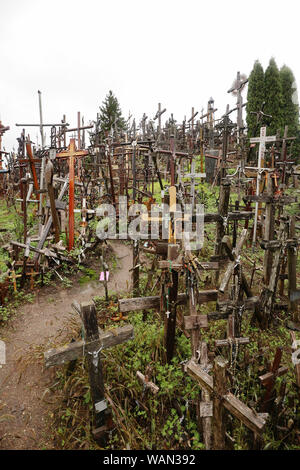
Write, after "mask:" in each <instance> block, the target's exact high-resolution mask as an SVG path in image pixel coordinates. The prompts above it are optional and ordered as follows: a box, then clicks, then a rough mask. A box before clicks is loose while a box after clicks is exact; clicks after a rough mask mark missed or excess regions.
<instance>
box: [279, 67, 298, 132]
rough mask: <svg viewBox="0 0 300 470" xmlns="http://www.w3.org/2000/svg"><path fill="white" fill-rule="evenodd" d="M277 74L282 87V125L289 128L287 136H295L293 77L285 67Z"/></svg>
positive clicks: (294, 90) (295, 97)
mask: <svg viewBox="0 0 300 470" xmlns="http://www.w3.org/2000/svg"><path fill="white" fill-rule="evenodd" d="M279 73H280V80H281V87H282V103H283V116H282V117H283V125H284V126H289V135H295V133H296V132H297V130H298V125H299V116H298V98H297V87H296V83H295V77H294V75H293V72H292V71H291V69H290V68H289V67H287V66H286V65H284V66H283V67H281V69H280V72H279Z"/></svg>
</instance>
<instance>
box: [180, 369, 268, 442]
mask: <svg viewBox="0 0 300 470" xmlns="http://www.w3.org/2000/svg"><path fill="white" fill-rule="evenodd" d="M185 368H186V371H187V372H188V374H189V375H190V376H191V377H193V378H194V379H195V380H196V381H197V382H198V383H199V385H200V386H201V388H205V389H206V390H207V391H208V392H209V393H213V378H212V377H211V376H210V375H209V374H208V373H207V372H205V371H204V370H202V369H201V366H200V365H199V364H196V363H195V362H194V361H189V362H188V363H187V364H186V366H185ZM223 403H224V406H225V408H226V409H227V410H228V411H230V412H231V413H232V414H233V415H234V416H235V417H236V418H238V419H240V420H241V421H242V423H243V424H245V426H247V427H248V428H249V429H251V430H252V431H253V432H256V433H257V434H261V433H262V432H263V430H264V428H265V426H266V420H265V418H263V417H261V416H259V415H258V414H256V413H255V412H254V411H253V410H252V409H251V408H249V407H248V406H247V405H244V404H243V403H242V402H241V401H240V400H239V399H238V398H236V397H235V396H234V395H233V394H232V393H230V392H229V393H227V394H226V395H224V396H223Z"/></svg>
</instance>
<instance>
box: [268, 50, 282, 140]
mask: <svg viewBox="0 0 300 470" xmlns="http://www.w3.org/2000/svg"><path fill="white" fill-rule="evenodd" d="M264 89H265V102H266V105H265V108H264V112H265V113H266V114H270V115H271V116H272V120H271V121H270V125H269V126H268V128H267V133H268V135H275V134H276V132H277V130H278V129H282V127H283V97H282V86H281V80H280V75H279V70H278V67H277V65H276V62H275V59H274V58H273V57H272V59H271V60H270V62H269V66H268V68H267V70H266V72H265V85H264Z"/></svg>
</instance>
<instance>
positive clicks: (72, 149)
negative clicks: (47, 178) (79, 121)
mask: <svg viewBox="0 0 300 470" xmlns="http://www.w3.org/2000/svg"><path fill="white" fill-rule="evenodd" d="M88 153H89V152H88V151H87V150H77V149H76V145H75V139H70V144H69V147H68V150H66V151H64V152H59V153H57V154H56V158H67V159H68V162H69V244H68V249H69V251H71V250H72V249H73V248H74V180H75V159H76V158H80V157H85V156H87V155H88Z"/></svg>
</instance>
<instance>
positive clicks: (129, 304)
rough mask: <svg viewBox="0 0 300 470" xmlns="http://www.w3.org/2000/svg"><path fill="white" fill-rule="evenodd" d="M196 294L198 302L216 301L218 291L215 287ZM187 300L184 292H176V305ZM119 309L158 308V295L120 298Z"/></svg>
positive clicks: (128, 310)
mask: <svg viewBox="0 0 300 470" xmlns="http://www.w3.org/2000/svg"><path fill="white" fill-rule="evenodd" d="M197 296H198V299H199V302H200V303H204V302H212V301H216V300H217V298H218V291H217V290H215V289H210V290H205V291H199V292H197ZM186 302H187V295H186V294H185V293H181V294H178V298H177V305H184V304H186ZM118 306H119V311H120V312H122V313H124V312H131V311H136V310H146V309H152V308H153V309H159V308H160V296H159V295H154V296H151V297H133V298H131V299H120V300H119V301H118Z"/></svg>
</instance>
